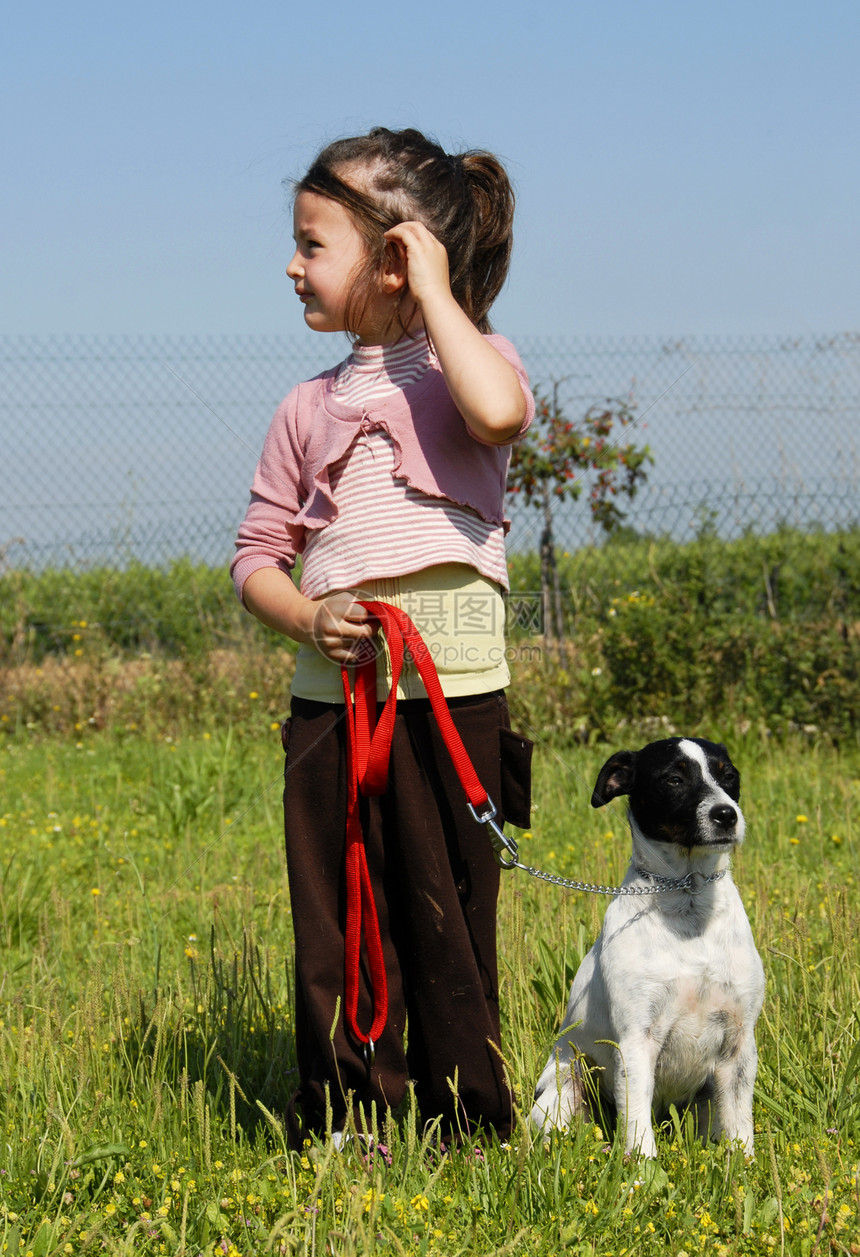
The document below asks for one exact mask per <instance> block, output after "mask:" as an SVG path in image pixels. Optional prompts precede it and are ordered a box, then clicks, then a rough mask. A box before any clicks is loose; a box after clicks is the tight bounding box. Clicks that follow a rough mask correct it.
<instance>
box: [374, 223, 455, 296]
mask: <svg viewBox="0 0 860 1257" xmlns="http://www.w3.org/2000/svg"><path fill="white" fill-rule="evenodd" d="M385 239H386V240H389V241H391V242H392V243H393V244H394V247H395V248H396V249H397V251H398V253H399V254H400V257H401V259H402V261H403V262H404V264H405V268H406V283H407V285H408V287H409V294H410V296H411V297H412V298H413V300H414V301H415V302H416V303H417V304H418V306H419V307H420V308H422V309H423V308H424V305H425V303H426V302H427V301H428V300H432V299H433V297H436V296H442V297H447V298H448V300H453V297H452V296H451V283H450V280H449V278H448V253H447V250H446V249H445V246H444V244H442V243H441V241H439V240H437V239H436V237H435V236H434V235H433V233H432V232H431V231H428V230H427V228H426V227H425V226H424V224H423V223H417V222H406V223H398V224H397V226H396V227H392V228H391V229H390V230H389V231H386V233H385Z"/></svg>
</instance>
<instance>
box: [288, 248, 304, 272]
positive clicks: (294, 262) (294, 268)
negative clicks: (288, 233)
mask: <svg viewBox="0 0 860 1257" xmlns="http://www.w3.org/2000/svg"><path fill="white" fill-rule="evenodd" d="M301 274H302V266H301V259H300V258H299V251H298V249H296V251H295V253H294V254H293V256H292V257H291V258H290V260H289V262H288V263H287V278H288V279H298V278H299V276H300V275H301Z"/></svg>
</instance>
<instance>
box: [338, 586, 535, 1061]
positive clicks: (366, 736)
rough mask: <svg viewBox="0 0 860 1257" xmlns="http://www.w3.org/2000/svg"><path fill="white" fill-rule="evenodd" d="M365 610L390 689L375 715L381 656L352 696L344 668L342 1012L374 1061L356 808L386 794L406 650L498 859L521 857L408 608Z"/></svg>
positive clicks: (373, 929)
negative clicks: (363, 1015) (376, 627)
mask: <svg viewBox="0 0 860 1257" xmlns="http://www.w3.org/2000/svg"><path fill="white" fill-rule="evenodd" d="M360 605H361V606H362V607H364V608H365V610H367V611H369V612H370V613H371V615H373V616H375V617H376V619H378V620H379V623H380V626H381V628H382V631H383V633H384V634H385V638H386V641H387V642H388V653H389V655H390V657H391V689H390V690H389V693H388V697H387V698H386V700H385V705H384V707H383V709H382V714H381V715H380V717H379V720H378V721H377V719H376V656H375V655H373V656H372V657H371V658H369V659H367V660H365V661H364V662H363V663H359V664H357V665H356V667H355V669H354V672H355V700H354V703H353V698H352V695H351V693H350V685H349V673H348V672H347V669H346V668H345V667H344V668H342V669H341V676H342V678H343V692H344V698H345V701H346V746H347V773H348V779H349V787H348V789H349V793H348V796H347V822H346V950H345V959H346V975H345V1010H346V1020H347V1025H348V1026H349V1029H350V1030H351V1032H352V1033H353V1035H354V1036H355V1038H356V1039H358V1041H359V1042H360V1043H364V1044H365V1059H366V1060H367V1062H368V1065H372V1064H373V1055H374V1044H375V1043H376V1041H377V1040H378V1038H379V1036H380V1034H381V1033H382V1029H383V1027H384V1025H385V1022H386V1020H387V1018H388V980H387V978H386V975H385V961H384V958H383V954H382V939H381V937H380V934H379V920H378V917H377V914H376V903H375V902H374V898H373V888H372V887H371V884H370V874H369V873H368V869H367V856H366V853H365V849H364V834H363V833H362V829H361V818H360V816H359V811H358V796H359V793H361V794H363V795H365V797H368V796H371V795H378V794H382V793H384V791H385V787H386V784H387V782H388V761H389V758H390V755H391V739H392V736H393V734H394V716H395V712H396V708H397V683H398V681H399V680H400V673H401V670H402V667H403V655H404V651H405V650H408V651H409V654H410V655H411V657H412V660H413V662H414V663H415V666H416V667H417V669H418V673H419V675H420V677H421V680H422V681H423V682H424V688H425V689H426V691H427V697H428V698H429V699H430V705H431V707H432V709H433V714H434V716H435V717H436V722H437V724H438V725H439V729H440V731H441V733H442V737H443V739H444V742H445V746H446V747H447V749H448V753H449V754H450V756H451V760H452V762H453V764H454V768H455V770H456V773H457V776H458V778H459V780H460V784H461V785H462V787H463V790H464V792H465V794H466V798H467V799H468V801H469V809H470V811H471V813H472V815H473V816H474V818H475V820H476V821H479V822H480V823H481V824H486V825H488V826H489V828H490V838H491V841H492V844H493V850H494V851H495V853H496V860H497V861H498V863H499V864H501V865H502V867H503V868H510V867H512V866H513V865H514V864H515V863H516V861H517V859H518V854H517V848H516V845H515V844H514V843H513V842H512V840H511V839H510V838H508V837H507V835H506V834H504V833H503V832H502V830H501V829H500V828H499V826H498V825H497V824H496V823H495V819H494V818H495V816H496V808H495V806H494V804H493V801H492V799H491V798H490V797H489V795H488V794H487V792H486V790H485V789H484V788H483V786H482V785H481V783H480V781H479V780H478V776H477V773H476V772H475V769H474V767H473V765H472V761H471V760H470V759H469V756H468V753H467V751H466V748H465V746H464V745H463V740H462V738H461V737H460V735H459V733H458V732H457V729H456V726H455V724H454V721H453V720H452V718H451V713H450V712H449V710H448V704H447V703H446V702H445V696H444V695H443V693H442V686H441V684H440V682H439V677H438V674H437V672H436V666H435V664H434V663H433V659H432V657H431V655H430V651H429V649H428V647H427V645H426V643H425V642H424V641H423V639H422V637H421V635H420V633H419V632H418V630H417V629H416V627H415V625H414V624H413V623H412V621H411V620H410V618H409V616H408V615H407V614H406V613H405V611H401V610H400V609H399V608H398V607H392V606H390V605H389V604H388V603H387V602H362V603H361V604H360ZM362 928H363V930H364V937H365V943H366V946H367V961H368V966H369V969H370V984H371V989H372V994H373V1021H372V1023H371V1026H370V1030H369V1031H367V1032H365V1031H363V1030H361V1028H360V1027H359V1025H358V976H359V965H360V958H361V935H362Z"/></svg>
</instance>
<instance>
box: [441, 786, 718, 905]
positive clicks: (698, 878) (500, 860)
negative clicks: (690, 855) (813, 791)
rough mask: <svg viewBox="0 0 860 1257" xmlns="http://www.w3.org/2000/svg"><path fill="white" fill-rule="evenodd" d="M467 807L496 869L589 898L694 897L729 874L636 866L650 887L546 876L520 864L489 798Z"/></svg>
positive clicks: (549, 874) (517, 853)
mask: <svg viewBox="0 0 860 1257" xmlns="http://www.w3.org/2000/svg"><path fill="white" fill-rule="evenodd" d="M466 806H467V807H468V809H469V811H470V812H471V813H472V816H473V817H474V819H475V820H476V821H477V822H478V823H479V824H480V825H486V826H487V834H488V836H489V839H490V844H491V846H492V848H493V855H494V857H495V860H496V864H498V866H499V868H503V869H522V871H523V873H528V875H529V877H536V878H538V879H539V880H540V881H542V882H549V884H550V885H551V886H561V887H562V888H563V889H564V890H582V891H586V892H587V893H588V894H590V895H617V896H619V897H620V896H621V895H659V894H660V893H661V892H662V891H667V890H689V891H690V893H691V894H693V895H695V894H697V893H698V891H699V890H701V889H702V887H703V886H707V884H708V882H718V881H719V880H720V878H721V877H725V875H726V873H728V871H729V870H728V869H720V871H719V872H718V873H711V874H710V875H709V876H708V877H704V876H703V875H702V874H701V873H695V872H693V873H687V874H686V876H685V877H661V875H660V874H659V873H650V872H649V871H648V869H640V868H638V867H637V868H636V872H637V873H638V874H639V876H640V877H647V878H648V879H649V881H650V882H651V883H652V885H651V886H595V885H594V884H593V883H591V882H578V881H576V880H575V879H574V878H572V877H559V876H558V874H557V873H547V872H545V871H544V870H543V869H536V868H533V867H532V866H531V865H530V864H522V863H520V853H519V848H518V847H517V844H516V842H515V841H514V839H513V838H512V837H511V836H510V834H506V833H505V831H504V830H503V829H502V828H501V826H500V825H499V824H498V823H497V821H496V815H497V813H496V807H495V804H494V803H493V800H492V799H491V798H490V797H489V795H488V796H487V802H486V804H485V806H484V809H483V811H481V812H478V810H477V809H476V808H474V807H473V806H472V804H471V803H468V804H467V805H466Z"/></svg>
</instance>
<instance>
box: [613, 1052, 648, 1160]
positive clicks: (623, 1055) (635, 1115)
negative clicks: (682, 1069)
mask: <svg viewBox="0 0 860 1257" xmlns="http://www.w3.org/2000/svg"><path fill="white" fill-rule="evenodd" d="M616 1060H617V1066H616V1070H615V1084H614V1091H615V1107H616V1109H617V1111H618V1120H619V1122H620V1123H621V1124H622V1127H623V1129H624V1151H625V1152H626V1153H630V1152H638V1153H640V1154H641V1155H642V1156H643V1157H656V1156H657V1143H656V1140H655V1139H654V1127H653V1124H652V1118H651V1106H652V1103H653V1100H654V1069H655V1067H656V1064H657V1045H656V1044H655V1043H654V1041H653V1040H652V1039H649V1038H644V1037H639V1036H637V1037H636V1038H627V1039H624V1040H622V1041H621V1042H620V1043H619V1044H618V1048H617V1054H616Z"/></svg>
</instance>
